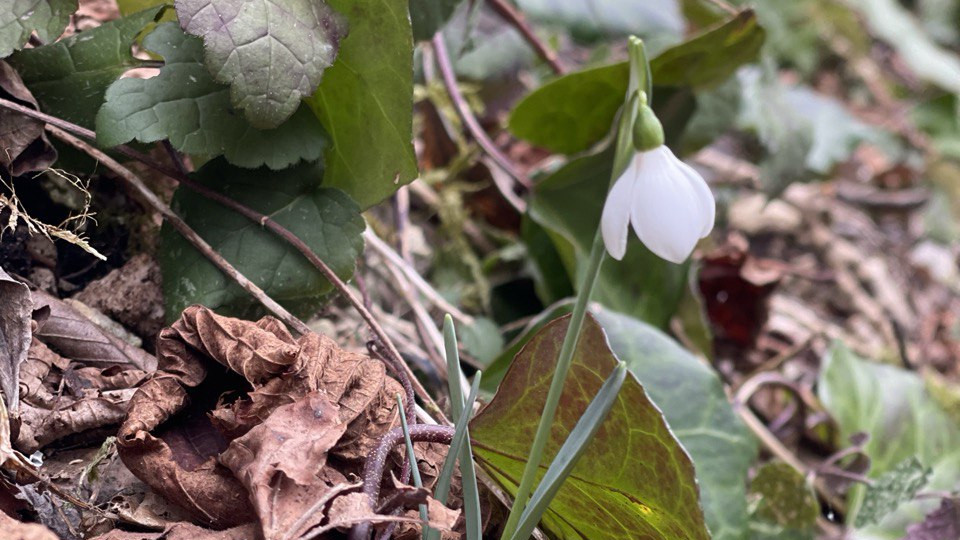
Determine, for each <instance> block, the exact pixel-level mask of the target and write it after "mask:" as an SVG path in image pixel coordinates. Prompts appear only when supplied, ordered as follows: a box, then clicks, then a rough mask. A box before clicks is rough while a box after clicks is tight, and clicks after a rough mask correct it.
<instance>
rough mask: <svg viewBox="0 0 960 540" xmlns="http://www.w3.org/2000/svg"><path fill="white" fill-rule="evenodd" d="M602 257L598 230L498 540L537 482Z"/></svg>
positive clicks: (510, 532) (510, 529)
mask: <svg viewBox="0 0 960 540" xmlns="http://www.w3.org/2000/svg"><path fill="white" fill-rule="evenodd" d="M604 255H606V249H605V248H604V245H603V238H602V236H601V234H600V227H597V233H596V234H595V235H594V237H593V246H592V247H591V248H590V257H589V258H588V259H587V268H586V269H585V271H584V273H583V280H582V282H581V283H580V289H579V291H578V293H577V301H576V303H575V304H574V306H573V314H572V315H571V316H570V323H569V324H568V326H567V334H566V336H564V338H563V344H562V345H561V347H560V358H559V359H557V370H556V371H555V372H554V373H553V380H552V381H551V382H550V390H549V391H548V392H547V401H546V403H544V405H543V415H542V416H541V417H540V423H539V424H538V425H537V433H536V435H535V436H534V437H533V446H532V447H531V448H530V454H529V455H528V457H527V464H526V465H525V466H524V468H523V476H522V477H521V479H520V487H519V488H518V489H517V494H516V496H515V497H514V499H513V506H512V507H511V508H510V516H509V517H508V518H507V524H506V525H505V526H504V530H503V535H501V537H500V538H510V537H512V536H513V533H514V531H515V530H516V528H517V524H518V523H519V521H520V516H521V515H522V514H523V510H524V508H525V507H526V506H527V498H528V497H530V492H531V491H532V490H533V487H534V482H535V481H536V479H537V470H538V469H539V468H540V462H541V461H542V460H543V449H544V446H546V444H547V440H548V439H549V438H550V429H551V428H552V427H553V419H554V416H555V415H556V412H557V405H558V404H559V403H560V394H562V393H563V385H564V383H565V382H566V380H567V373H568V372H569V371H570V363H571V361H572V360H573V351H574V350H576V348H577V342H578V341H579V340H580V331H581V329H582V328H583V320H584V317H586V314H587V306H588V305H589V303H590V295H591V293H592V292H593V286H594V284H595V283H596V282H597V276H598V275H599V274H600V265H601V264H602V263H603V259H604Z"/></svg>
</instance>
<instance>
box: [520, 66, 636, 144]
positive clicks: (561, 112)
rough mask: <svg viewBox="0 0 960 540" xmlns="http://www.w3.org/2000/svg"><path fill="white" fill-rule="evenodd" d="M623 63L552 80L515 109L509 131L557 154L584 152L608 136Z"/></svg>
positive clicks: (625, 70)
mask: <svg viewBox="0 0 960 540" xmlns="http://www.w3.org/2000/svg"><path fill="white" fill-rule="evenodd" d="M628 75H629V67H628V66H627V63H626V62H623V63H620V64H613V65H610V66H603V67H598V68H594V69H587V70H584V71H578V72H576V73H571V74H569V75H566V76H564V77H560V78H559V79H556V80H554V81H551V82H549V83H547V84H545V85H543V86H541V87H540V88H538V89H537V90H536V91H534V92H533V93H532V94H530V95H529V96H527V97H526V98H524V99H523V101H521V102H520V103H518V104H517V107H516V108H515V109H514V110H513V113H512V114H511V115H510V124H509V128H510V131H511V132H513V134H514V135H516V136H517V137H520V138H521V139H526V140H528V141H530V142H533V143H535V144H537V145H538V146H543V147H544V148H548V149H550V150H552V151H554V152H559V153H561V154H573V153H576V152H580V151H582V150H586V149H587V148H590V147H591V146H593V144H594V143H596V142H597V141H599V140H600V139H602V138H603V137H604V136H606V135H607V133H610V126H611V125H612V124H613V117H614V116H615V115H616V114H617V111H618V110H619V109H620V106H621V105H623V96H624V93H625V92H626V91H627V78H628Z"/></svg>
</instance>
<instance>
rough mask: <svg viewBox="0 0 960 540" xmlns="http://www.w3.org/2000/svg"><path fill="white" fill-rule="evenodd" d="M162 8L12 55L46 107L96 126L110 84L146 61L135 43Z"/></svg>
mask: <svg viewBox="0 0 960 540" xmlns="http://www.w3.org/2000/svg"><path fill="white" fill-rule="evenodd" d="M160 10H161V7H152V8H149V9H145V10H143V11H140V12H138V13H134V14H133V15H130V16H127V17H123V18H122V19H117V20H115V21H110V22H107V23H104V24H102V25H100V26H98V27H96V28H93V29H90V30H86V31H84V32H80V33H79V34H74V35H72V36H70V37H68V38H66V39H63V40H61V41H58V42H56V43H51V44H49V45H44V46H42V47H36V48H34V49H24V50H22V51H20V52H18V53H16V54H14V55H12V56H11V57H10V58H8V59H7V61H8V62H10V64H11V65H12V66H13V67H15V68H16V69H17V71H18V72H19V73H20V77H21V78H23V82H24V84H26V85H27V88H29V89H30V91H31V92H32V93H33V96H34V97H35V98H36V99H37V101H38V102H39V103H40V108H41V109H42V110H43V112H45V113H48V114H52V115H53V116H57V117H59V118H63V119H64V120H69V121H70V122H73V123H75V124H80V125H81V126H84V127H88V128H93V126H94V118H95V117H96V114H97V110H98V109H100V105H102V104H103V95H104V93H105V92H106V91H107V87H108V86H110V84H111V83H113V81H115V80H117V78H119V77H120V75H122V74H123V72H125V71H127V70H128V69H131V68H135V67H138V66H140V65H141V60H138V59H136V58H134V57H133V54H131V49H130V48H131V46H132V45H133V42H134V40H135V39H136V37H137V35H138V34H139V33H140V31H141V30H143V28H144V27H145V26H146V25H147V24H148V23H151V22H153V20H154V19H156V17H157V15H158V14H159V13H160Z"/></svg>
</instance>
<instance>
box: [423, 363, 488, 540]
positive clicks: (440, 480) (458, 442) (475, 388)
mask: <svg viewBox="0 0 960 540" xmlns="http://www.w3.org/2000/svg"><path fill="white" fill-rule="evenodd" d="M481 378H482V373H481V372H480V371H478V372H477V373H476V374H475V375H474V376H473V384H472V385H471V387H470V396H469V397H467V401H466V403H465V404H464V410H466V411H468V414H461V415H460V418H458V419H457V423H456V425H455V426H454V434H453V440H452V441H450V448H449V449H448V450H447V457H446V458H445V459H444V460H443V468H441V469H440V476H438V477H437V483H436V485H435V486H434V487H433V498H434V499H436V500H438V501H439V502H440V503H441V504H447V497H448V496H449V495H450V484H451V482H452V481H453V468H454V467H455V466H456V464H457V457H458V456H460V455H461V454H462V452H463V449H464V444H465V443H466V442H467V440H468V439H469V438H470V428H469V427H468V425H467V424H468V423H469V422H470V414H469V411H472V410H473V404H474V403H475V402H476V400H477V394H478V393H479V392H480V380H481ZM470 463H471V464H472V463H473V459H472V458H471V460H470ZM461 476H462V475H461ZM464 493H466V491H464ZM470 499H472V497H466V496H465V497H464V502H465V503H468V502H470ZM471 515H473V513H472V512H471ZM476 515H478V516H479V515H480V512H479V508H478V509H477V512H476ZM468 525H469V524H468ZM471 529H472V527H469V526H468V528H467V530H468V531H469V530H471ZM427 538H428V539H430V540H439V538H440V531H430V534H429V535H428V536H427Z"/></svg>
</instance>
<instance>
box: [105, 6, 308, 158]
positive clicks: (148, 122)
mask: <svg viewBox="0 0 960 540" xmlns="http://www.w3.org/2000/svg"><path fill="white" fill-rule="evenodd" d="M143 47H144V48H145V49H147V50H149V51H151V52H154V53H156V54H159V55H161V56H162V57H163V59H164V66H163V67H162V68H161V69H160V74H159V75H157V76H156V77H151V78H149V79H136V78H128V79H120V80H118V81H116V82H115V83H113V84H112V85H110V88H108V89H107V94H106V102H105V103H104V104H103V107H101V108H100V112H98V113H97V141H98V142H99V143H100V144H101V145H103V146H107V147H110V146H116V145H118V144H123V143H127V142H130V141H131V140H133V139H137V140H139V141H140V142H144V143H149V142H155V141H160V140H164V139H169V140H170V143H171V144H172V145H173V146H174V147H175V148H177V149H178V150H180V151H182V152H185V153H188V154H199V155H202V156H205V157H216V156H219V155H221V154H223V155H224V156H225V157H226V158H227V161H229V162H230V163H233V164H234V165H239V166H241V167H248V168H255V167H260V166H262V165H266V166H268V167H270V168H271V169H282V168H284V167H288V166H290V165H293V164H295V163H297V162H299V161H301V160H304V161H314V160H317V159H319V158H320V157H321V156H322V155H323V148H324V146H326V144H327V137H326V134H325V133H324V130H323V126H322V125H321V124H320V121H319V120H317V118H316V117H315V116H314V115H313V113H312V112H311V111H310V109H309V107H307V106H306V105H301V106H300V108H299V109H298V110H297V112H296V113H294V115H293V116H292V117H291V118H290V119H289V120H288V121H286V122H284V123H283V124H281V125H280V126H279V127H277V128H276V129H268V130H260V129H257V128H255V127H253V126H251V125H250V123H249V122H247V121H246V120H245V119H244V118H243V115H241V114H239V113H238V112H237V111H235V110H234V109H233V106H232V105H231V104H230V89H229V87H227V86H224V85H221V84H219V83H217V82H216V81H214V80H213V76H211V75H210V73H209V72H208V71H207V68H206V67H205V66H204V65H203V42H202V41H201V40H200V38H196V37H194V36H190V35H187V34H185V33H183V31H182V30H180V27H179V26H177V25H176V24H175V23H163V24H161V25H159V26H158V27H157V28H156V30H154V31H153V32H151V33H150V34H149V35H147V37H145V38H144V40H143Z"/></svg>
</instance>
